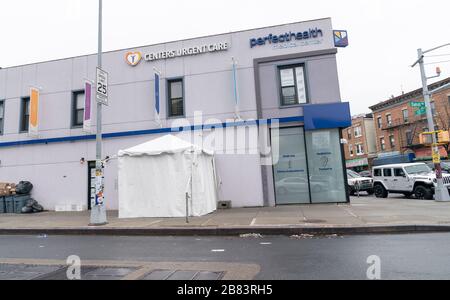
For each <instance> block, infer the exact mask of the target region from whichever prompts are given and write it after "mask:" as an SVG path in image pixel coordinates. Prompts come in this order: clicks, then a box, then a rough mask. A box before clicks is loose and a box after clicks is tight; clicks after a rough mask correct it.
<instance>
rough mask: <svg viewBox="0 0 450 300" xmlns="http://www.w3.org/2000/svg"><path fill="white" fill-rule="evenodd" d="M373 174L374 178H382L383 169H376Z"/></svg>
mask: <svg viewBox="0 0 450 300" xmlns="http://www.w3.org/2000/svg"><path fill="white" fill-rule="evenodd" d="M373 174H374V176H375V177H381V176H382V175H381V174H382V173H381V169H375V170H374V171H373Z"/></svg>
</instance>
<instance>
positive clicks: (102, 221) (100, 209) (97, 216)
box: [89, 0, 108, 226]
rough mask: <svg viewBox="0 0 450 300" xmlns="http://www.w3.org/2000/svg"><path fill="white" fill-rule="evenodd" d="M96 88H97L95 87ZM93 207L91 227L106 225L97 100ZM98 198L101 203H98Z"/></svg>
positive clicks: (100, 34) (99, 46)
mask: <svg viewBox="0 0 450 300" xmlns="http://www.w3.org/2000/svg"><path fill="white" fill-rule="evenodd" d="M102 10H103V3H102V0H99V2H98V53H97V66H98V68H100V69H101V68H102V23H103V18H102V17H103V16H102ZM96 88H97V87H96ZM95 179H96V181H95V205H94V206H92V207H91V222H90V224H89V225H91V226H101V225H106V224H107V223H108V222H107V219H106V208H105V205H104V203H103V192H104V191H103V162H102V103H101V102H100V101H98V100H97V134H96V161H95ZM99 196H100V197H101V199H102V201H101V202H99V201H98V199H99Z"/></svg>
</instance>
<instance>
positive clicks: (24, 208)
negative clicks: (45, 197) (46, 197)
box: [0, 181, 44, 214]
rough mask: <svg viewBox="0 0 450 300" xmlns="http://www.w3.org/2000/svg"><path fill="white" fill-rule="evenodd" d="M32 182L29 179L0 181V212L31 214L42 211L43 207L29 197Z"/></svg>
mask: <svg viewBox="0 0 450 300" xmlns="http://www.w3.org/2000/svg"><path fill="white" fill-rule="evenodd" d="M32 190H33V184H32V183H31V182H29V181H21V182H19V183H18V184H15V183H2V182H0V213H6V214H13V213H16V214H31V213H39V212H43V211H44V208H43V207H42V205H40V204H39V203H38V202H37V201H36V200H34V199H33V198H31V191H32Z"/></svg>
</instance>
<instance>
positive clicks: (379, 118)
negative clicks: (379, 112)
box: [377, 117, 383, 129]
mask: <svg viewBox="0 0 450 300" xmlns="http://www.w3.org/2000/svg"><path fill="white" fill-rule="evenodd" d="M377 124H378V129H381V128H383V118H381V117H378V118H377Z"/></svg>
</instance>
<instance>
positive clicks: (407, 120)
mask: <svg viewBox="0 0 450 300" xmlns="http://www.w3.org/2000/svg"><path fill="white" fill-rule="evenodd" d="M402 114H403V121H404V122H405V123H408V122H409V111H408V110H407V109H404V110H403V111H402Z"/></svg>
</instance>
